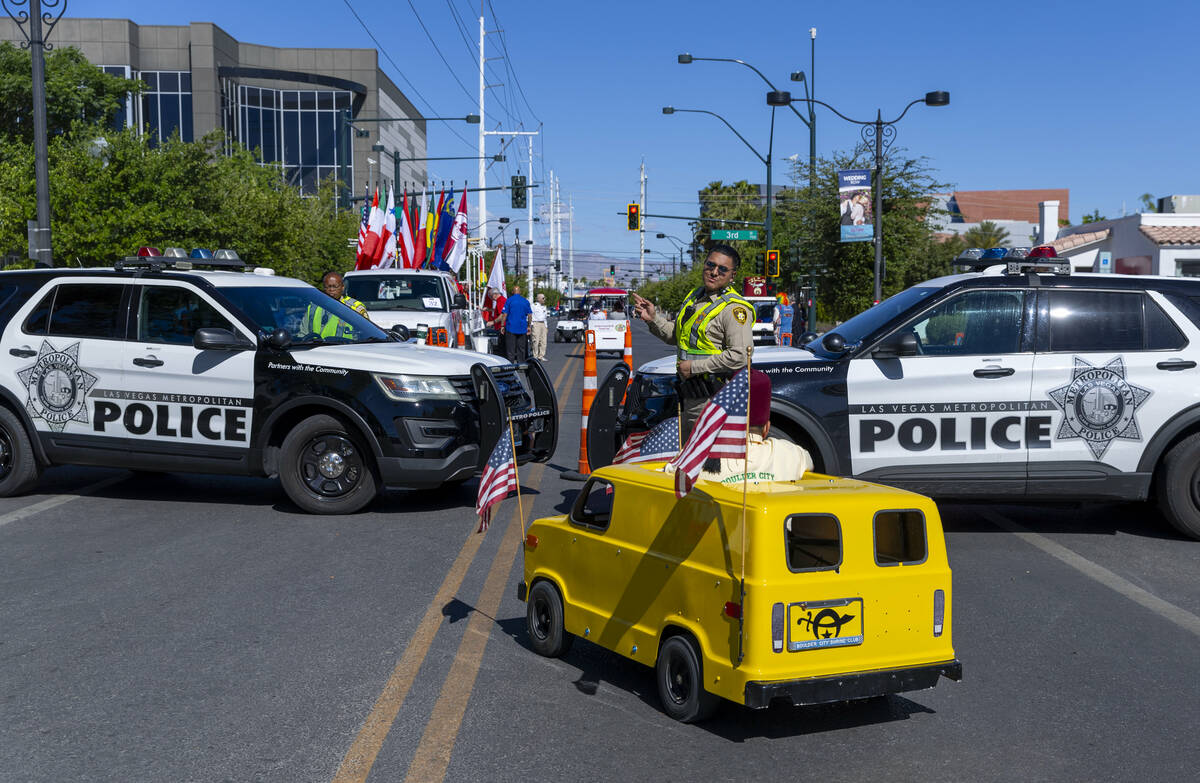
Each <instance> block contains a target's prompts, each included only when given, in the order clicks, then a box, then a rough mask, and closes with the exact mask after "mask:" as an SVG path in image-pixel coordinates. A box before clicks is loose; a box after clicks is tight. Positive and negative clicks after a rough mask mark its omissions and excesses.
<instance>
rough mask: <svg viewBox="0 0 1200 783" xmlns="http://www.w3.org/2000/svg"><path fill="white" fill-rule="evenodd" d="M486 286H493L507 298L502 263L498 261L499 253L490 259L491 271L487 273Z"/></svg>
mask: <svg viewBox="0 0 1200 783" xmlns="http://www.w3.org/2000/svg"><path fill="white" fill-rule="evenodd" d="M487 287H488V288H494V289H496V290H497V291H499V292H500V295H501V296H503V297H504V298H506V299H507V298H508V289H506V288H505V287H504V264H502V263H500V254H499V253H497V254H496V258H495V260H493V261H492V273H491V274H490V275H488V279H487Z"/></svg>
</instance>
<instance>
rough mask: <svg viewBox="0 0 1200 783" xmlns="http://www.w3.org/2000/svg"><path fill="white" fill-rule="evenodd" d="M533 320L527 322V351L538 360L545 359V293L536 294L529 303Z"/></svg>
mask: <svg viewBox="0 0 1200 783" xmlns="http://www.w3.org/2000/svg"><path fill="white" fill-rule="evenodd" d="M531 309H532V311H533V316H532V318H533V320H532V321H531V322H530V324H529V351H530V353H532V354H533V358H535V359H537V360H538V361H542V362H544V361H546V295H545V294H538V295H537V297H536V301H535V302H534V303H533V304H532V305H531Z"/></svg>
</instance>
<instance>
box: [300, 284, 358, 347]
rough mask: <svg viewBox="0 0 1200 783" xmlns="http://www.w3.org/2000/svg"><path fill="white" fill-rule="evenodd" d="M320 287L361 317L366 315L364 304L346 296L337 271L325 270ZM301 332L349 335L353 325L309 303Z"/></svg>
mask: <svg viewBox="0 0 1200 783" xmlns="http://www.w3.org/2000/svg"><path fill="white" fill-rule="evenodd" d="M321 287H322V288H324V289H325V293H327V294H329V295H330V296H332V297H333V298H334V299H336V300H338V301H339V302H341V303H342V304H344V305H346V306H347V307H349V308H351V309H353V310H354V312H356V313H358V314H359V315H361V316H362V317H363V318H366V317H367V308H366V306H364V305H363V303H362V302H360V301H358V300H357V299H354V298H353V297H349V296H346V284H345V282H344V281H343V280H342V276H341V275H339V274H338V273H337V272H326V273H325V277H324V278H322V279H321ZM301 332H302V333H304V334H316V335H320V336H321V337H351V336H353V334H354V327H353V326H351V325H350V324H348V323H346V322H345V321H343V320H342V319H341V318H338V317H337V315H336V314H335V313H331V312H329V311H328V310H326V309H325V308H323V307H319V306H317V305H315V304H313V305H309V306H308V310H307V311H306V312H305V313H304V321H303V325H302V326H301Z"/></svg>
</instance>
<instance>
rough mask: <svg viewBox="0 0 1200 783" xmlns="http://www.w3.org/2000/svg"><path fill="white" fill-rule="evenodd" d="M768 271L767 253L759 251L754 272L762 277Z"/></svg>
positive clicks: (755, 259)
mask: <svg viewBox="0 0 1200 783" xmlns="http://www.w3.org/2000/svg"><path fill="white" fill-rule="evenodd" d="M766 272H767V254H766V253H759V254H758V255H756V256H755V257H754V274H756V275H758V276H759V277H761V276H762V275H764V274H766Z"/></svg>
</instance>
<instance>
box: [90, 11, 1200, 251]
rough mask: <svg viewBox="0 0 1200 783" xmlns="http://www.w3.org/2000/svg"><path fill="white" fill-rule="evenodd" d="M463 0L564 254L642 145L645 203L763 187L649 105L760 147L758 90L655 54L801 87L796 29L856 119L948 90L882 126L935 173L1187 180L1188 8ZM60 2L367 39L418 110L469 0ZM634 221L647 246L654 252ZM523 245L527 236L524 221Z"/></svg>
mask: <svg viewBox="0 0 1200 783" xmlns="http://www.w3.org/2000/svg"><path fill="white" fill-rule="evenodd" d="M351 7H352V8H353V9H354V11H356V12H357V13H358V15H359V16H361V17H362V18H364V19H365V20H367V21H368V23H369V24H370V26H371V29H372V32H374V34H375V37H376V38H377V39H378V40H379V42H380V47H377V46H376V44H375V42H374V41H372V39H371V37H370V36H369V35H368V33H367V31H366V30H365V29H364V27H363V26H362V25H361V24H360V23H359V21H358V20H357V19H356V18H355V16H354V14H353V13H352V12H351ZM385 8H386V9H388V10H387V11H386V12H385V10H384V9H385ZM414 8H415V9H416V10H415V11H414ZM483 12H484V15H485V17H486V20H487V24H486V26H487V29H488V30H494V29H497V28H502V29H503V31H504V32H503V36H502V38H503V40H502V41H501V36H500V35H491V36H489V37H488V44H487V54H488V56H489V57H491V56H506V57H507V59H506V60H496V61H493V62H490V63H489V66H488V68H489V71H488V73H489V76H488V82H489V83H491V82H500V81H502V82H505V86H503V87H499V88H495V89H491V90H489V91H488V110H487V113H488V126H489V129H494V128H497V125H496V124H495V123H496V122H500V123H502V127H503V128H504V129H512V128H513V127H514V126H515V125H517V124H518V123H520V124H522V126H523V127H524V128H525V129H536V128H537V127H539V124H540V125H541V127H542V130H543V136H542V138H541V140H540V141H539V142H538V143H537V145H536V149H535V152H536V155H537V159H536V160H535V165H534V175H535V176H534V179H535V180H538V181H541V180H542V179H543V178H544V177H545V174H546V172H548V171H549V170H550V169H553V170H554V172H555V174H556V175H557V176H558V177H559V181H560V183H561V190H562V195H563V198H564V199H567V198H572V197H573V200H574V206H575V249H576V253H577V259H578V257H579V254H581V253H583V252H585V251H595V252H602V253H605V254H607V255H610V256H613V257H616V258H618V259H621V258H626V259H633V258H636V256H637V253H638V240H637V234H636V233H635V232H627V231H626V230H625V226H624V219H623V218H622V217H620V216H618V214H617V213H618V212H621V211H623V210H624V206H625V204H626V203H627V202H628V201H632V200H636V199H637V194H638V167H639V164H640V163H641V162H642V160H643V159H644V160H645V163H646V171H647V176H648V178H649V185H648V200H647V207H646V211H647V212H649V213H663V214H673V215H691V214H695V211H696V209H697V207H696V192H697V190H699V189H700V188H702V187H704V185H706V184H707V183H708V182H710V181H713V180H725V181H727V182H729V181H735V180H738V179H748V180H750V181H754V182H761V181H763V180H764V178H765V167H764V166H763V164H762V163H761V162H760V161H759V160H758V159H757V158H756V157H755V156H754V155H753V153H751V152H750V150H748V149H746V147H744V146H743V145H742V143H741V142H739V141H738V139H737V138H736V137H735V136H734V135H733V134H732V133H730V132H729V130H728V129H726V128H725V126H723V125H722V124H721V123H720V122H719V121H718V120H716V119H715V118H712V117H708V116H705V115H695V114H675V115H673V116H664V115H663V114H662V113H661V108H662V107H663V106H666V105H674V106H676V107H680V108H693V109H707V110H710V111H714V112H717V113H719V114H721V115H723V116H724V117H725V118H726V119H728V121H729V122H730V123H731V124H732V125H733V126H734V127H736V128H737V129H738V130H739V131H740V132H741V133H742V134H743V135H744V136H745V137H746V138H747V139H748V140H749V141H750V142H751V143H752V144H753V145H754V146H755V147H757V148H758V149H759V151H760V152H762V153H765V152H766V147H767V137H768V126H769V120H770V109H768V108H767V106H766V101H765V93H766V90H767V89H768V88H767V86H766V85H765V84H764V83H763V82H762V81H761V80H760V79H759V77H758V76H756V75H755V74H754V73H753V72H752V71H750V70H749V69H747V68H744V67H741V66H738V65H735V64H730V63H708V62H697V63H693V64H691V65H679V64H677V63H676V55H677V54H678V53H680V52H690V53H692V54H693V55H695V56H698V57H701V56H703V57H728V58H739V59H743V60H746V61H747V62H749V63H751V64H753V65H754V66H756V67H757V68H758V69H759V70H761V71H762V72H763V73H764V74H766V75H767V77H768V78H770V79H771V81H773V82H774V83H775V84H776V86H778V87H780V88H781V89H791V90H792V91H793V93H794V94H802V93H803V88H802V87H801V86H800V85H798V84H792V83H791V82H789V81H788V75H789V74H790V73H791V72H792V71H795V70H803V71H806V72H807V71H809V70H810V67H809V66H810V56H811V54H810V52H811V51H812V50H811V49H810V44H811V42H810V38H809V33H808V30H809V28H810V27H816V28H817V39H816V49H815V56H816V66H815V86H816V97H818V98H820V99H822V100H825V101H827V102H829V103H830V104H832V105H833V106H835V107H837V108H838V110H839V111H841V112H842V113H843V114H846V115H848V116H850V117H852V118H855V119H863V120H871V119H874V117H875V113H876V109H882V110H883V115H884V119H885V120H887V119H891V118H894V117H895V116H896V115H897V114H898V113H899V112H900V111H901V110H902V109H903V108H904V106H905V105H906V104H907V103H908V102H909V101H910V100H913V99H914V98H919V97H921V96H923V95H924V94H925V93H926V92H928V91H930V90H947V91H949V92H950V95H951V102H950V105H949V106H946V107H941V108H931V107H926V106H924V105H921V104H918V105H917V106H914V107H913V108H912V109H911V110H910V111H909V113H908V114H907V116H905V118H904V119H903V120H902V121H901V122H900V124H899V125H898V126H897V131H898V133H897V138H896V142H895V146H896V147H903V148H905V149H906V150H907V151H908V153H909V154H910V155H914V156H916V155H923V156H927V157H928V158H929V159H930V163H931V165H932V166H933V168H934V169H935V172H936V175H937V176H938V177H939V178H940V179H941V180H942V181H944V182H948V183H950V184H951V185H952V186H953V187H954V188H956V189H962V190H983V189H1018V188H1052V187H1065V188H1069V189H1070V215H1069V217H1070V219H1071V220H1072V222H1079V220H1080V218H1081V216H1082V215H1083V214H1085V213H1090V212H1092V211H1093V210H1099V212H1100V214H1101V215H1104V216H1107V217H1116V216H1119V215H1120V214H1121V211H1122V208H1124V209H1126V210H1127V211H1129V212H1133V211H1136V210H1137V207H1138V204H1139V201H1138V197H1139V196H1140V195H1141V194H1142V193H1147V192H1148V193H1151V194H1152V195H1154V196H1155V197H1158V196H1165V195H1170V194H1195V193H1200V176H1198V175H1200V155H1197V151H1198V148H1200V145H1198V144H1197V138H1198V136H1200V133H1198V129H1200V117H1198V114H1200V101H1198V100H1197V88H1196V82H1195V77H1194V75H1195V60H1194V55H1193V52H1194V46H1195V45H1194V36H1195V31H1196V29H1197V22H1200V11H1198V10H1197V6H1196V4H1194V3H1190V2H1173V1H1172V0H1168V1H1167V2H1162V3H1157V4H1153V5H1149V6H1140V5H1138V4H1131V3H1127V2H1110V0H1093V1H1092V2H1087V3H1083V2H1054V3H1048V2H1045V0H1041V1H1040V2H1026V1H1025V0H1013V1H1011V2H1007V3H1004V4H994V3H962V2H941V1H936V2H931V1H928V0H926V1H924V2H912V3H896V2H874V1H873V0H859V2H855V3H831V2H797V1H795V0H793V2H746V3H740V4H739V3H730V2H722V3H718V2H709V1H708V0H692V1H691V2H676V1H674V0H671V1H661V2H656V1H653V0H652V1H650V2H646V1H645V0H643V2H627V1H626V0H608V1H607V2H590V3H583V2H571V1H568V2H538V1H534V0H524V1H519V2H518V1H515V0H491V1H490V3H489V2H488V0H484V2H483ZM67 13H68V15H69V16H73V17H122V18H129V19H131V20H133V21H135V22H137V23H139V24H187V23H188V22H190V21H210V22H214V23H216V24H218V25H219V26H220V27H222V28H224V29H225V30H226V31H227V32H229V33H230V34H231V35H233V36H234V37H235V38H237V39H238V40H240V41H244V42H247V43H259V44H265V45H270V46H281V47H292V46H317V47H366V48H381V57H380V63H381V66H382V67H383V70H384V71H386V72H387V73H388V74H389V75H390V76H391V78H392V79H393V81H395V82H396V84H397V85H398V86H400V88H401V89H402V90H404V91H405V92H406V94H408V95H409V97H410V99H412V100H413V102H414V103H415V104H416V105H417V107H418V108H419V109H420V110H421V111H422V112H425V113H427V114H429V115H433V114H437V115H440V116H446V115H463V114H467V113H470V112H474V111H475V94H476V90H477V79H478V75H477V73H478V71H477V68H478V66H477V63H476V61H475V59H474V58H475V56H476V55H475V54H474V47H475V40H476V36H477V31H478V17H479V15H480V5H479V2H478V0H475V2H467V0H411V3H410V2H409V0H394V2H391V3H389V4H386V5H384V4H379V3H368V2H366V0H324V1H323V2H315V1H314V0H292V1H291V2H276V1H275V0H266V1H264V2H255V3H247V2H227V1H226V0H208V1H207V2H204V3H194V2H192V3H184V2H177V1H176V0H154V2H150V1H149V0H126V1H125V2H111V1H110V2H98V1H97V0H68V7H67ZM417 13H419V15H420V20H421V21H422V22H423V23H424V25H425V26H426V27H427V28H428V30H429V32H430V34H431V35H432V37H433V39H434V40H435V41H437V42H438V49H440V51H441V54H442V56H443V57H444V58H445V61H446V62H443V60H442V59H441V58H439V57H438V54H437V50H436V49H435V47H434V44H432V43H431V42H430V40H429V38H428V37H426V35H425V33H424V32H423V31H422V29H421V27H420V26H419V25H418V22H417ZM460 21H461V23H462V25H463V28H464V29H465V34H464V32H463V31H462V30H460V27H459V22H460ZM502 44H503V46H502ZM383 55H387V56H383ZM447 62H448V63H449V67H447V64H446V63H447ZM493 71H494V73H493ZM514 74H515V78H514ZM455 77H457V80H456V78H455ZM459 81H461V83H462V85H465V88H466V89H465V90H464V89H463V86H460V84H459V83H458V82H459ZM518 84H519V85H520V86H519V88H518V87H517V85H518ZM413 86H415V90H414V89H413ZM797 88H799V89H797ZM416 92H419V94H420V95H416V94H414V93H416ZM522 93H523V95H522ZM475 131H476V129H475V126H468V125H465V124H460V125H456V126H453V129H451V128H450V127H447V126H446V125H442V124H438V123H430V131H429V149H428V154H429V155H431V156H436V155H474V154H476V151H475V149H476V148H475V144H476V137H475ZM455 133H457V135H455ZM858 139H859V134H858V128H857V126H853V125H850V124H849V123H846V122H844V121H843V120H840V119H838V118H837V117H835V116H834V115H833V114H831V113H829V112H828V111H826V110H824V109H822V108H819V107H818V109H817V153H818V155H825V156H827V155H829V154H830V153H832V152H834V151H845V150H848V149H850V148H851V147H853V146H854V144H855V143H856V142H857V141H858ZM521 150H522V152H521V153H520V154H519V155H518V154H513V153H514V152H515V151H514V150H509V154H508V161H507V163H505V164H498V165H497V166H496V167H494V168H493V169H492V170H491V175H490V176H491V177H492V179H491V180H490V181H489V183H488V184H490V185H497V184H501V183H502V182H506V181H507V179H508V175H509V174H511V173H515V169H516V165H518V164H517V159H518V158H520V159H522V160H523V159H524V152H523V150H524V147H523V146H522V147H521ZM497 151H499V141H498V139H496V138H495V137H491V138H489V140H488V153H489V154H494V153H495V152H497ZM774 152H775V162H776V165H775V173H774V177H775V181H776V182H777V183H787V182H788V181H789V171H790V166H789V163H788V162H787V161H786V160H785V158H786V157H787V156H788V155H792V154H795V153H799V154H800V157H801V159H802V160H806V159H807V155H808V130H807V128H806V127H805V126H804V125H803V124H801V122H800V121H799V120H798V119H797V118H796V117H795V116H794V115H792V114H791V113H790V112H787V111H786V110H785V111H783V112H780V113H779V114H778V115H777V117H776V135H775V149H774ZM524 168H526V167H525V166H524V165H522V169H524ZM430 176H431V177H436V178H438V179H455V180H459V181H461V180H463V179H470V180H472V181H474V180H475V178H476V171H475V164H474V162H472V161H462V162H444V163H431V164H430ZM543 193H545V191H541V192H539V195H538V197H537V199H536V200H535V206H537V205H540V204H541V202H542V199H543V198H544V196H543V195H542V194H543ZM488 207H489V215H490V216H491V217H496V216H498V215H507V216H509V217H511V218H512V219H513V220H514V222H515V221H516V220H517V219H518V218H522V222H521V223H520V225H522V227H523V233H525V231H524V221H523V217H524V215H523V213H517V212H514V211H512V210H510V209H508V199H507V198H505V197H502V196H500V195H499V194H493V195H492V196H491V198H490V199H489V204H488ZM474 208H475V204H474V203H472V211H473V212H474ZM474 222H475V218H474V215H472V223H474ZM648 225H649V228H650V229H651V230H652V231H661V232H663V233H669V234H675V235H678V236H681V237H682V236H686V234H687V231H688V228H687V225H686V223H684V222H682V221H666V220H659V221H652V222H649V224H648ZM649 236H650V237H651V238H650V239H649V240H648V244H647V246H648V247H650V248H653V249H655V250H658V251H661V252H663V253H670V252H672V251H673V248H672V246H671V245H670V244H669V243H667V241H666V240H658V239H654V238H653V233H651V234H650V235H649ZM536 239H537V241H538V243H539V244H543V243H544V242H545V241H546V234H545V229H544V228H538V233H537V236H536ZM565 241H566V237H565V234H564V243H565ZM648 258H650V259H652V262H653V263H662V262H663V258H662V256H660V255H656V254H651V255H650V256H648Z"/></svg>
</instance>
